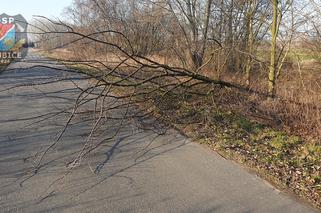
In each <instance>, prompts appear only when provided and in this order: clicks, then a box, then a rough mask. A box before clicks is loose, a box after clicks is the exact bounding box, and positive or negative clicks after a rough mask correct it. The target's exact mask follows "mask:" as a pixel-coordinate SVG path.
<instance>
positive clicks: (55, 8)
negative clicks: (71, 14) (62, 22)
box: [0, 0, 72, 21]
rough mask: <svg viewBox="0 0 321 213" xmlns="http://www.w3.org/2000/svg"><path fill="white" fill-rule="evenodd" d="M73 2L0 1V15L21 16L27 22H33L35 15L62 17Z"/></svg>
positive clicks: (54, 0)
mask: <svg viewBox="0 0 321 213" xmlns="http://www.w3.org/2000/svg"><path fill="white" fill-rule="evenodd" d="M71 2H72V0H0V5H1V6H0V14H2V13H6V14H8V15H17V14H21V15H22V16H24V17H25V19H26V20H27V21H31V20H32V16H33V15H42V16H46V17H49V18H54V17H62V12H63V9H64V8H65V7H67V6H69V5H70V4H71Z"/></svg>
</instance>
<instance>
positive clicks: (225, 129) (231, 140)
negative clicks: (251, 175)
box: [66, 65, 321, 208]
mask: <svg viewBox="0 0 321 213" xmlns="http://www.w3.org/2000/svg"><path fill="white" fill-rule="evenodd" d="M66 66H68V67H69V68H73V69H77V70H79V71H81V72H85V73H86V72H92V71H91V70H89V69H88V68H84V67H83V66H82V65H72V66H70V65H66ZM216 98H217V97H215V98H213V96H210V95H209V96H206V97H204V96H203V97H200V96H195V95H184V93H183V92H182V94H180V95H177V94H172V93H168V94H167V95H166V96H165V97H162V101H161V102H158V103H159V104H157V105H156V104H154V105H153V103H156V102H157V101H154V102H153V101H151V102H148V103H145V104H146V105H147V104H148V105H149V106H150V105H151V106H152V109H151V110H152V111H153V112H154V113H155V114H154V116H156V117H159V118H162V120H163V122H166V123H168V124H169V125H172V126H173V127H175V128H177V129H179V130H180V131H181V132H182V133H184V134H185V135H187V136H189V137H191V138H193V139H194V140H195V141H196V142H199V143H200V144H204V145H206V146H208V147H210V148H212V149H213V150H216V151H217V152H218V153H220V154H221V155H222V156H223V157H225V158H228V159H232V160H234V161H237V162H239V163H240V164H242V165H245V166H246V167H248V168H250V169H251V170H252V171H255V172H256V173H257V174H258V175H259V176H261V177H263V178H264V179H267V180H268V181H270V182H271V183H272V184H274V185H275V186H276V187H278V188H280V189H282V190H287V191H292V192H294V193H295V194H296V195H299V196H300V197H303V198H304V199H306V200H308V201H310V202H311V203H312V204H314V205H315V206H317V207H319V208H321V141H320V140H318V139H304V138H302V137H299V136H296V135H292V134H291V133H289V132H288V133H286V132H285V131H283V130H282V129H275V128H273V127H271V126H269V125H267V124H264V123H262V122H258V121H254V120H253V119H252V118H250V117H247V116H244V115H242V114H240V113H238V112H235V111H232V110H230V109H228V108H226V107H225V106H223V105H221V104H220V103H219V102H217V101H216V100H215V99H216ZM154 99H155V100H158V99H159V97H157V96H155V97H154Z"/></svg>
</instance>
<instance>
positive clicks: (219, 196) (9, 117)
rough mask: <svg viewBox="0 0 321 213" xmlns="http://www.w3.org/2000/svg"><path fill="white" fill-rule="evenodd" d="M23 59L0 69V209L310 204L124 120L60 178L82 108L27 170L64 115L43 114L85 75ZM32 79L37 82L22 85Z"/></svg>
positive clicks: (170, 135)
mask: <svg viewBox="0 0 321 213" xmlns="http://www.w3.org/2000/svg"><path fill="white" fill-rule="evenodd" d="M26 60H27V61H28V60H36V61H39V60H42V58H41V57H38V56H36V55H29V56H28V58H26ZM32 65H33V64H32V63H27V62H19V63H16V64H13V65H12V66H11V67H10V68H11V70H10V71H6V72H4V73H2V74H1V75H0V212H1V213H2V212H23V213H28V212H30V213H37V212H77V213H79V212H157V213H159V212H218V213H219V212H226V213H233V212H235V213H250V212H259V213H264V212H269V213H270V212H273V213H274V212H275V213H277V212H280V213H287V212H288V213H296V212H302V213H303V212H304V213H308V212H317V210H314V209H312V208H311V207H308V206H307V205H306V204H303V203H302V202H299V201H298V200H296V199H294V198H292V197H290V196H289V195H287V194H285V193H282V192H280V191H278V190H277V189H275V188H274V187H272V186H271V185H270V184H268V183H267V182H265V181H263V180H262V179H260V178H258V177H257V176H255V175H254V174H250V173H248V172H247V171H246V170H245V169H243V168H242V167H241V166H239V165H237V164H235V163H233V162H231V161H229V160H226V159H224V158H222V157H221V156H219V155H218V154H216V153H215V152H213V151H211V150H209V149H208V148H206V147H203V146H201V145H199V144H196V143H193V142H191V141H190V140H189V139H187V138H185V137H184V136H182V135H180V134H179V133H178V132H176V131H175V130H168V131H167V133H166V134H165V135H158V134H156V133H155V132H154V131H152V130H142V129H140V128H138V126H139V125H136V124H135V123H133V122H128V123H126V124H124V127H123V128H122V129H121V131H120V133H119V134H118V136H117V137H116V138H114V139H113V140H112V141H110V142H108V143H107V144H105V145H104V146H102V147H101V148H100V149H99V150H98V151H97V152H95V153H93V154H92V155H91V156H89V157H88V158H86V159H83V161H82V162H81V165H80V166H79V167H77V168H76V169H75V170H73V171H72V173H71V174H69V175H67V176H64V174H65V171H66V162H68V160H70V159H71V156H73V153H75V152H76V151H77V150H79V149H80V148H81V147H82V144H83V143H84V140H85V135H86V134H85V133H86V132H88V131H89V130H90V119H87V117H90V116H91V115H87V117H86V116H82V117H81V118H78V119H76V120H75V121H73V123H72V125H71V126H70V128H68V130H67V132H66V134H65V135H64V136H63V138H62V140H61V142H60V143H59V144H58V145H57V146H56V147H55V148H54V149H53V150H51V151H50V152H49V153H48V155H46V157H45V159H44V162H45V165H43V167H42V168H41V169H40V170H39V172H38V173H37V174H36V175H34V173H32V172H31V168H32V166H33V164H34V162H32V160H31V158H28V157H29V156H32V155H34V154H36V153H37V152H38V151H39V150H43V149H45V148H46V147H47V146H48V145H50V144H51V143H52V141H53V140H54V138H55V137H56V136H57V132H58V131H59V130H60V129H61V128H62V126H63V124H64V123H65V121H66V120H67V118H68V114H59V115H57V116H55V117H53V116H50V115H53V113H55V112H58V111H59V110H60V111H61V109H64V108H68V107H71V106H72V105H73V101H74V99H75V98H76V97H77V94H78V93H79V90H78V89H76V88H75V86H74V83H77V84H78V85H81V86H82V87H86V86H87V85H88V84H90V82H89V81H87V80H83V79H81V76H77V75H75V74H71V73H66V72H62V71H57V70H54V69H50V68H32V69H27V68H28V67H30V66H32ZM50 66H52V67H55V68H57V67H60V65H57V64H55V63H52V64H51V65H50ZM66 78H68V79H69V80H64V81H55V82H52V83H49V82H50V81H54V80H55V79H66ZM70 79H72V80H73V81H70ZM37 82H38V83H39V82H47V83H46V84H43V85H34V86H31V84H35V83H37ZM22 84H25V85H29V86H24V87H19V86H18V85H22ZM8 88H11V89H9V90H8ZM87 107H91V106H90V105H88V106H87ZM48 113H52V114H48ZM114 113H116V114H117V113H122V112H114ZM45 115H46V116H45ZM87 120H88V121H87ZM40 121H41V122H40ZM117 122H119V121H108V122H106V123H105V124H104V125H105V126H103V128H102V129H103V131H102V132H101V134H99V135H97V136H96V137H97V138H96V139H99V138H101V137H106V136H108V135H109V134H113V132H114V131H115V129H114V127H115V126H117ZM93 171H96V172H93ZM62 177H64V178H63V179H59V178H62Z"/></svg>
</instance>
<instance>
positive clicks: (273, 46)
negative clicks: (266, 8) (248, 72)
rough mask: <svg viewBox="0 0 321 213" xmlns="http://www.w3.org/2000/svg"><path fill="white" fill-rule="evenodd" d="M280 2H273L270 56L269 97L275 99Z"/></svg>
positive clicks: (275, 0)
mask: <svg viewBox="0 0 321 213" xmlns="http://www.w3.org/2000/svg"><path fill="white" fill-rule="evenodd" d="M278 16H279V14H278V0H273V19H272V26H271V36H272V40H271V56H270V70H269V83H268V95H269V97H271V98H273V97H274V96H275V80H276V75H275V74H276V73H275V72H276V67H277V62H276V40H277V34H278V29H277V28H278Z"/></svg>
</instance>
